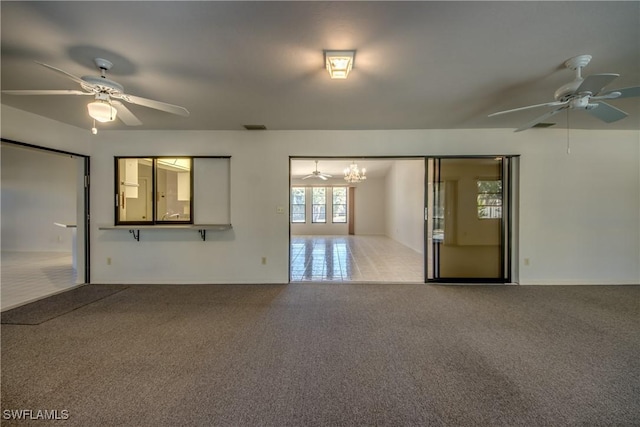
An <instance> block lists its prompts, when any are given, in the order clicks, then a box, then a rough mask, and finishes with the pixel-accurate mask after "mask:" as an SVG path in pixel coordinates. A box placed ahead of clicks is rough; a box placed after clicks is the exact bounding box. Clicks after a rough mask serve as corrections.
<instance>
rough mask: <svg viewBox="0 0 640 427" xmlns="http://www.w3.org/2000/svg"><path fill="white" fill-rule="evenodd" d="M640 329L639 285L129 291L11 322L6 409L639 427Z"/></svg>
mask: <svg viewBox="0 0 640 427" xmlns="http://www.w3.org/2000/svg"><path fill="white" fill-rule="evenodd" d="M639 331H640V287H639V286H600V287H598V286H592V287H587V286H571V287H565V286H559V287H552V286H547V287H534V286H531V287H525V286H481V287H480V286H468V287H467V286H452V287H447V286H427V285H356V284H345V285H338V284H335V285H334V284H329V285H324V284H298V285H282V286H279V285H212V286H191V285H183V286H159V285H153V286H151V285H149V286H146V285H145V286H140V285H132V286H130V287H129V288H128V289H126V290H124V291H122V292H119V293H116V294H113V295H111V296H109V297H107V298H104V299H101V300H99V301H96V302H94V303H92V304H89V305H86V306H84V307H81V308H79V309H77V310H74V311H72V312H69V313H67V314H65V315H63V316H59V317H56V318H54V319H52V320H50V321H48V322H45V323H42V324H41V325H39V326H20V325H3V327H2V401H1V407H2V410H3V411H4V410H7V409H20V408H24V409H32V410H38V409H40V410H45V409H46V410H59V411H61V410H67V411H68V414H69V419H68V420H67V421H65V422H64V423H63V424H64V425H70V426H71V425H73V426H75V425H77V426H87V425H100V426H164V425H166V426H169V425H184V426H188V425H194V426H195V425H213V426H316V425H323V426H353V425H388V426H399V425H403V426H407V425H410V426H414V425H420V426H423V425H434V426H439V425H448V426H476V425H479V426H488V425H490V426H573V425H581V426H592V425H593V426H599V425H620V426H632V425H640V398H639V396H640V332H639ZM3 414H4V412H3ZM34 424H37V425H45V424H46V423H44V422H42V421H37V422H35V421H34ZM3 425H25V424H24V422H17V421H15V422H14V421H10V420H9V421H3Z"/></svg>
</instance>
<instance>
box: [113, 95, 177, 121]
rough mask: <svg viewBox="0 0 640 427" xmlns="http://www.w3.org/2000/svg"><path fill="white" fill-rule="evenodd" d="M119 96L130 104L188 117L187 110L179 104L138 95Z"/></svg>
mask: <svg viewBox="0 0 640 427" xmlns="http://www.w3.org/2000/svg"><path fill="white" fill-rule="evenodd" d="M120 98H122V99H124V100H125V101H127V102H130V103H132V104H137V105H142V106H143V107H148V108H153V109H155V110H162V111H166V112H167V113H171V114H177V115H178V116H182V117H188V116H189V114H190V113H189V110H187V109H186V108H184V107H181V106H179V105H173V104H167V103H166V102H160V101H154V100H153V99H147V98H141V97H139V96H134V95H127V94H122V95H121V96H120Z"/></svg>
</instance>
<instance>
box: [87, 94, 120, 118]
mask: <svg viewBox="0 0 640 427" xmlns="http://www.w3.org/2000/svg"><path fill="white" fill-rule="evenodd" d="M87 109H88V110H89V115H90V116H91V117H92V118H94V119H96V120H97V121H99V122H100V123H106V122H112V121H114V120H115V119H116V115H117V114H118V112H117V110H116V109H115V108H113V106H112V105H111V103H110V102H109V96H108V95H106V94H102V93H99V94H96V100H95V101H94V102H91V103H89V104H87Z"/></svg>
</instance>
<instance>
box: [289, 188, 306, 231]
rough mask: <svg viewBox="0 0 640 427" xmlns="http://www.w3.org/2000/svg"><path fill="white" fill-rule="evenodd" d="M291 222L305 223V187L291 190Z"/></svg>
mask: <svg viewBox="0 0 640 427" xmlns="http://www.w3.org/2000/svg"><path fill="white" fill-rule="evenodd" d="M291 222H295V223H305V222H307V217H306V188H305V187H293V188H292V189H291Z"/></svg>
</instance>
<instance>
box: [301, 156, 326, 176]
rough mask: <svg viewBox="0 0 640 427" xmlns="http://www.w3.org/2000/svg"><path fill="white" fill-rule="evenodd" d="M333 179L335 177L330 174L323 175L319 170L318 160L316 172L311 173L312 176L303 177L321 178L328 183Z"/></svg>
mask: <svg viewBox="0 0 640 427" xmlns="http://www.w3.org/2000/svg"><path fill="white" fill-rule="evenodd" d="M331 177H333V175H329V174H328V173H322V172H320V171H319V170H318V161H317V160H316V170H314V171H313V172H311V174H309V175H307V176H305V177H303V178H302V179H308V178H320V179H321V180H323V181H326V180H327V179H328V178H331Z"/></svg>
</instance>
